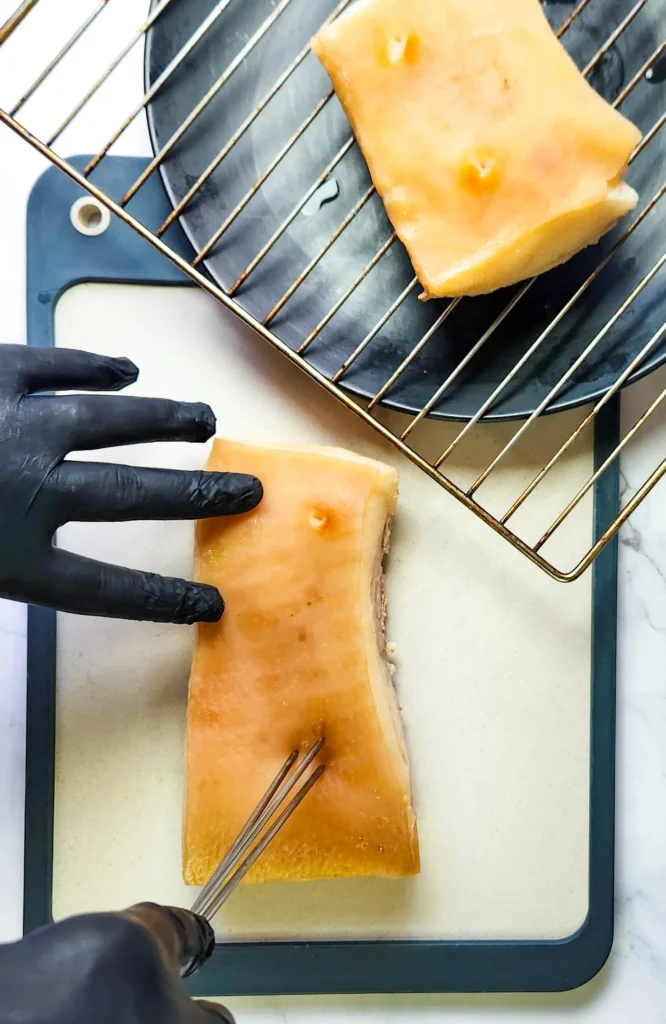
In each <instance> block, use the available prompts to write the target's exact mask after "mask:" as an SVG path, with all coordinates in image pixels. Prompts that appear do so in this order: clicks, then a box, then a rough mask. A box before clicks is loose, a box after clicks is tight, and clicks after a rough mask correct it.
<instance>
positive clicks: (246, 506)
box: [237, 476, 264, 512]
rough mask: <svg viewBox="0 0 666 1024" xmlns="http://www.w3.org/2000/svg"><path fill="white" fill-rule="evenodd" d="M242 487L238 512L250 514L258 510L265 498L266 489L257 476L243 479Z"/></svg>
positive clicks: (238, 500)
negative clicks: (253, 510) (255, 509)
mask: <svg viewBox="0 0 666 1024" xmlns="http://www.w3.org/2000/svg"><path fill="white" fill-rule="evenodd" d="M241 480H242V485H241V489H240V490H239V493H238V498H237V505H238V508H237V511H238V512H250V511H251V510H252V509H253V508H256V507H257V505H258V504H259V502H260V501H261V499H262V498H263V496H264V488H263V484H262V482H261V480H257V478H256V476H246V477H241ZM243 485H244V486H243Z"/></svg>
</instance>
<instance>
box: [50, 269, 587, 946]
mask: <svg viewBox="0 0 666 1024" xmlns="http://www.w3.org/2000/svg"><path fill="white" fill-rule="evenodd" d="M56 340H57V344H59V345H61V346H67V347H79V348H85V349H88V350H91V351H98V352H103V353H109V354H114V355H116V354H117V355H127V356H130V357H131V358H132V359H133V360H135V362H136V363H137V364H138V365H139V366H140V367H141V377H140V379H139V382H138V383H137V384H136V385H135V386H133V387H132V388H131V389H129V391H130V392H132V393H136V394H145V395H160V396H164V397H170V398H177V399H184V400H196V401H205V402H209V403H210V404H211V405H212V406H213V408H214V410H215V412H216V413H217V416H218V431H219V433H220V434H222V435H225V434H226V435H228V436H234V437H237V438H245V439H258V440H269V441H270V440H276V441H296V442H314V443H318V444H322V443H323V444H332V445H341V446H344V447H348V448H351V449H354V450H355V451H358V452H360V453H362V454H364V455H369V456H372V457H374V458H380V459H385V460H386V461H388V462H391V463H393V464H395V465H396V466H397V467H398V469H399V471H400V481H401V483H400V504H399V512H398V515H397V517H396V520H395V525H394V530H393V548H392V552H391V555H390V560H389V563H388V611H389V620H388V636H389V639H390V640H392V641H394V642H395V644H396V651H397V653H396V663H397V670H396V684H397V687H398V691H399V695H400V701H401V704H402V707H403V717H404V722H405V728H406V735H407V743H408V747H409V753H410V758H411V764H412V772H413V783H414V795H415V802H416V808H417V814H418V820H419V830H420V839H421V853H422V872H421V874H420V876H418V877H417V878H414V879H411V880H407V881H386V880H371V879H370V880H368V879H362V880H338V881H329V882H317V883H298V884H278V885H275V884H273V885H268V886H259V887H251V886H248V887H246V888H245V889H243V890H241V891H239V892H238V893H237V894H236V895H235V896H234V898H233V899H232V900H231V901H230V902H229V904H228V905H227V907H226V908H224V910H223V912H222V913H221V914H220V915H219V916H218V919H217V922H216V924H217V931H218V933H219V934H220V936H225V937H234V938H243V939H246V938H251V937H252V938H254V937H267V938H292V937H298V938H324V937H338V936H340V937H349V938H372V937H374V938H389V937H412V938H447V939H470V938H480V939H481V938H485V939H526V938H559V937H564V936H567V935H569V934H570V933H571V932H573V931H574V930H576V929H577V928H578V926H579V925H580V924H581V923H582V922H583V920H584V918H585V916H586V913H587V904H588V899H587V888H588V826H589V806H588V805H589V748H590V744H589V734H590V601H591V574H590V573H587V574H586V575H585V576H584V577H583V578H582V580H580V581H578V582H576V583H573V584H567V585H564V584H559V583H555V582H553V581H551V580H550V579H549V578H548V577H547V576H546V575H545V574H544V573H542V572H541V571H540V570H539V569H537V568H536V567H534V566H532V565H531V564H530V563H528V561H527V560H526V559H525V558H524V557H523V556H521V555H519V554H518V553H517V552H516V551H514V550H513V549H512V548H511V547H510V546H509V545H508V544H507V543H506V542H505V541H504V540H502V539H501V538H499V537H497V536H496V535H495V534H493V532H492V531H491V530H490V529H489V528H488V527H486V526H485V525H483V524H482V523H481V522H480V521H478V520H477V519H476V517H474V516H473V515H472V514H471V513H469V512H468V511H467V510H465V509H464V508H463V507H462V506H460V505H459V504H458V503H457V502H456V501H455V499H453V498H451V497H450V496H448V495H447V494H446V493H445V492H444V491H443V490H442V489H441V488H440V487H438V486H437V485H436V484H435V483H433V482H432V481H431V480H429V479H428V478H427V477H426V476H425V475H424V474H423V473H422V472H421V471H420V470H418V469H416V468H415V467H414V466H413V465H412V464H411V463H409V462H408V461H407V460H406V459H405V458H403V457H402V456H401V455H400V454H399V453H397V452H396V451H394V450H393V449H392V447H391V446H390V445H389V444H387V443H385V442H384V441H383V440H382V439H381V438H380V437H379V436H378V435H376V434H375V432H374V431H372V430H371V429H370V428H368V427H367V426H365V425H364V424H362V423H361V422H360V421H358V420H357V419H356V418H355V417H354V416H353V415H352V414H351V413H349V411H347V410H346V409H344V408H342V407H341V406H340V405H339V404H338V403H337V402H335V400H333V399H332V398H331V397H329V396H328V395H326V394H325V393H324V392H322V391H321V390H320V389H319V388H318V387H317V386H316V385H315V384H314V383H312V382H311V381H309V380H308V379H307V378H306V377H304V376H303V375H302V374H301V373H300V372H299V371H298V370H296V369H295V368H294V367H292V366H290V365H288V364H287V362H286V360H284V359H283V358H282V357H280V356H279V355H278V354H277V353H274V352H273V351H271V350H270V349H269V347H268V346H267V345H266V343H265V342H263V341H261V340H260V339H259V338H257V337H256V336H255V335H254V334H253V333H252V332H251V331H249V330H247V329H245V328H244V327H243V325H241V324H240V323H238V322H237V321H236V320H235V318H234V317H233V316H232V315H231V314H229V313H228V312H227V311H226V310H224V309H223V308H222V307H221V306H220V305H219V304H217V303H216V302H214V301H213V300H212V299H210V297H208V296H206V295H205V294H204V293H202V292H200V291H199V290H196V289H192V288H186V287H171V288H160V287H154V286H135V285H93V284H87V285H80V286H78V287H76V288H74V289H72V290H70V291H69V292H67V293H66V294H65V295H64V297H63V298H62V299H61V301H60V302H59V304H58V307H57V312H56ZM579 418H580V414H575V413H574V414H562V415H559V416H557V417H550V418H548V419H547V420H545V421H544V422H543V423H541V424H538V425H537V426H536V428H535V429H534V430H533V432H532V433H531V434H530V435H529V438H530V440H529V445H528V446H527V448H526V449H525V450H523V454H522V455H520V453H518V454H517V455H516V456H515V457H514V456H513V455H511V457H510V458H509V459H507V460H506V464H503V465H502V468H501V471H499V472H498V473H497V474H494V475H493V476H492V477H491V482H490V483H489V484H488V485H487V487H486V488H485V490H484V495H485V497H486V500H487V502H488V504H489V505H492V504H494V503H499V504H500V505H503V506H506V504H507V498H508V497H511V496H515V495H516V494H518V493H519V491H520V490H521V489H522V487H521V485H524V484H525V483H527V482H528V481H529V479H531V476H532V475H534V472H535V471H536V469H537V468H538V467H539V466H540V465H542V464H543V462H544V461H546V457H547V455H549V454H551V453H552V452H553V451H554V450H555V448H556V447H557V446H558V444H559V442H560V441H561V440H563V438H564V437H565V436H567V434H568V433H569V432H570V431H571V429H572V427H573V425H574V423H577V422H578V420H579ZM392 419H393V421H394V422H395V421H399V420H400V417H398V416H394V417H393V418H392ZM455 429H456V428H454V427H452V426H451V425H448V424H428V425H427V426H426V430H425V435H424V438H423V443H424V444H425V445H426V446H427V447H428V448H429V449H431V450H432V451H434V450H435V449H438V450H439V451H441V450H442V449H443V448H444V447H445V445H446V443H447V442H448V440H450V438H451V437H452V436H453V431H454V430H455ZM513 429H515V428H513V427H512V426H511V425H498V426H488V427H484V428H479V429H477V430H476V431H475V432H474V434H473V438H472V440H473V443H472V444H469V445H467V446H466V447H465V449H464V456H465V457H463V455H457V454H456V455H455V456H454V458H453V459H452V468H453V470H454V471H455V472H457V473H458V472H459V473H460V475H462V476H464V477H465V478H468V479H469V478H470V476H471V473H472V472H474V471H477V472H478V471H480V470H481V469H482V468H483V467H484V466H485V465H486V464H487V463H488V462H489V461H490V458H491V457H492V455H493V454H494V453H495V452H496V451H497V450H498V448H499V446H500V444H501V443H502V442H503V441H506V439H507V438H508V437H509V436H510V435H511V432H512V430H513ZM205 456H206V450H205V449H202V448H201V447H200V446H194V445H185V444H174V445H166V444H158V445H150V446H148V445H144V446H141V447H136V448H133V449H126V450H122V451H120V450H115V451H113V452H109V453H104V455H103V456H102V457H104V458H113V459H115V460H120V461H133V462H136V463H139V464H144V465H149V464H153V465H164V466H174V467H175V466H179V467H184V468H195V467H200V466H201V465H202V463H203V461H204V459H205ZM591 466H592V450H591V439H590V437H589V435H588V436H587V437H585V438H584V439H583V442H582V443H581V445H580V446H579V447H578V448H577V449H576V450H575V451H573V452H572V453H570V454H569V455H568V457H567V458H565V459H564V460H562V464H561V465H560V467H559V468H558V470H557V472H555V473H553V474H551V475H550V477H549V478H547V482H546V485H545V486H544V488H539V489H538V492H537V494H536V495H535V496H534V499H533V500H532V501H531V502H529V503H528V506H526V508H525V510H524V511H525V515H524V516H523V525H525V526H526V527H527V532H528V534H529V533H530V532H531V533H534V532H535V531H536V529H538V527H540V526H542V525H545V522H546V521H549V518H553V515H554V514H555V513H556V512H558V511H559V510H560V508H561V507H563V505H564V504H566V501H567V500H568V498H569V497H570V496H571V494H573V493H574V492H575V490H576V489H577V487H578V486H580V484H581V483H582V482H583V481H584V480H585V479H587V477H588V476H589V474H590V471H591ZM475 475H476V474H475ZM563 498H564V500H563ZM528 509H529V513H528V511H527V510H528ZM591 533H592V503H591V499H588V500H586V501H584V502H583V503H582V504H581V506H580V508H579V510H578V511H577V513H576V514H575V515H574V516H573V517H572V518H571V522H570V523H569V527H568V532H567V533H566V535H565V537H564V538H563V539H562V540H560V541H558V545H559V550H557V551H552V553H553V556H554V557H557V559H558V562H559V564H562V565H563V566H564V567H567V568H569V567H571V566H572V565H573V564H575V562H576V561H577V559H578V557H579V556H580V554H581V553H582V551H584V550H585V548H586V547H587V546H589V542H590V537H591ZM59 542H60V544H61V545H62V546H65V547H69V548H72V549H74V550H77V551H81V552H84V553H86V554H88V555H91V556H93V557H98V558H102V559H106V560H108V561H113V562H119V563H123V564H129V565H132V566H135V567H140V568H144V569H150V570H155V571H158V572H163V573H166V574H170V575H184V576H188V575H189V574H190V572H191V564H192V526H191V524H183V523H166V524H165V523H161V524H150V523H137V524H112V525H104V524H92V525H81V524H74V525H70V526H68V527H66V528H65V529H63V530H62V531H61V535H60V540H59ZM192 641H193V631H192V630H191V629H188V628H186V627H176V626H169V627H167V626H155V625H149V624H136V623H125V622H112V621H104V620H98V619H86V618H79V617H77V616H71V615H60V616H59V621H58V666H57V668H58V704H57V755H56V757H57V764H56V817H55V856H54V908H53V909H54V915H55V917H57V918H59V917H62V916H65V915H67V914H71V913H76V912H81V911H88V910H93V909H110V908H117V907H120V906H125V905H127V904H131V903H133V902H135V901H138V900H156V901H160V902H164V903H173V904H180V905H189V904H190V903H191V901H192V899H193V897H194V895H195V890H192V889H188V888H187V887H186V886H185V885H184V884H183V882H182V880H181V877H180V828H181V807H182V785H183V772H182V768H183V731H184V714H185V705H186V698H187V679H188V670H189V662H190V656H191V644H192ZM276 768H277V765H276Z"/></svg>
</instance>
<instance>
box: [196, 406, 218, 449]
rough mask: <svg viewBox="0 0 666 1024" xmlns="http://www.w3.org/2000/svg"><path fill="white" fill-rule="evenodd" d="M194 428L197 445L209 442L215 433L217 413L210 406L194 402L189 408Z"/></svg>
mask: <svg viewBox="0 0 666 1024" xmlns="http://www.w3.org/2000/svg"><path fill="white" fill-rule="evenodd" d="M189 408H190V411H191V416H192V424H193V427H194V431H193V440H194V442H195V443H197V442H199V443H203V442H204V441H208V440H209V439H210V438H211V437H212V436H213V435H214V433H215V427H216V426H217V420H216V418H215V413H214V412H213V410H212V409H211V407H210V406H209V405H205V404H204V403H203V402H194V403H192V405H191V406H190V407H189Z"/></svg>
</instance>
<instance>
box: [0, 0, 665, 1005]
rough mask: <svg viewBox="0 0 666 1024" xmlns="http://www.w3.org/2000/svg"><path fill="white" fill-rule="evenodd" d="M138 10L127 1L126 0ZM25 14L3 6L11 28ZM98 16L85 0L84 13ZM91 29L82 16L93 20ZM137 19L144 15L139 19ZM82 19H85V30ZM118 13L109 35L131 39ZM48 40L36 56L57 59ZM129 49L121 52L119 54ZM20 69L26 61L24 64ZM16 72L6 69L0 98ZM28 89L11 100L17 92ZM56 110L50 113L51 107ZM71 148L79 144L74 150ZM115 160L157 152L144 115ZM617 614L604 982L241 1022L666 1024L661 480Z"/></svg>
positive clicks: (6, 214)
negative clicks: (610, 932)
mask: <svg viewBox="0 0 666 1024" xmlns="http://www.w3.org/2000/svg"><path fill="white" fill-rule="evenodd" d="M123 3H124V6H125V10H126V12H127V10H128V9H129V8H128V4H127V3H126V2H125V0H122V2H121V4H120V5H119V6H122V4H123ZM14 6H15V3H14V2H10V3H6V2H5V0H2V2H1V3H0V22H2V21H3V20H4V18H5V17H6V16H7V14H8V13H9V12H10V11H11V10H12V9H13V7H14ZM73 6H74V7H77V8H80V11H81V12H83V14H85V13H86V12H87V11H88V10H89V9H90V8H89V5H88V6H86V5H85V3H84V2H83V0H81V2H80V3H79V2H78V0H77V2H76V3H74V4H73ZM79 20H82V18H80V19H79ZM135 20H136V19H135V18H132V23H134V21H135ZM74 23H76V19H75V21H74ZM126 24H127V23H126V22H124V23H123V21H122V18H121V17H119V20H118V21H117V22H113V23H112V24H111V25H110V27H109V31H110V32H115V33H117V36H118V40H119V41H121V42H122V41H124V39H125V38H126V36H127V28H126ZM49 42H50V41H49V38H48V34H47V36H46V37H45V38H44V39H43V40H41V41H40V44H39V47H38V49H41V50H43V52H42V53H41V54H40V53H37V54H32V58H34V59H35V60H36V61H39V59H40V58H41V59H42V64H43V63H45V60H43V57H44V55H45V54H46V56H47V57H49V56H51V55H52V52H51V51H52V49H53V46H52V45H49ZM118 48H119V47H118ZM13 59H16V58H15V57H14V58H13ZM11 80H12V68H11V67H10V68H7V67H6V66H4V67H0V97H2V98H3V99H4V97H5V96H6V91H7V90H6V86H7V83H8V82H11ZM140 83H141V53H140V52H139V49H137V50H136V51H135V52H133V53H132V54H131V55H130V58H129V59H128V61H127V62H126V66H125V67H124V70H123V73H122V76H121V78H120V80H119V81H118V83H117V87H116V88H115V89H114V100H113V103H114V106H115V105H116V104H117V106H118V110H119V112H121V113H122V115H125V114H126V113H127V112H128V111H129V110H130V109H131V107H132V106H133V104H134V102H135V98H136V96H137V95H138V89H140ZM15 92H16V90H15V89H12V90H11V95H12V96H13V95H14V93H15ZM47 106H48V104H47ZM117 120H120V118H118V119H117ZM65 143H66V144H65ZM93 145H94V141H93V142H91V139H90V124H89V123H87V122H86V118H85V117H84V118H82V119H81V124H80V125H78V126H75V127H74V128H73V129H71V130H70V131H69V132H68V133H67V136H66V139H65V140H64V141H63V145H62V147H61V152H63V153H65V154H70V153H74V152H86V151H89V150H90V149H92V147H93ZM114 152H118V153H124V154H133V155H137V154H140V155H143V154H148V153H149V145H148V139H147V133H146V130H145V125H144V123H143V121H142V120H141V119H137V121H136V122H135V123H133V124H132V126H131V127H130V129H129V130H128V131H127V132H126V133H125V134H124V135H123V136H122V138H121V140H120V143H119V144H118V146H117V147H116V148H115V150H114ZM0 157H1V159H0V224H1V225H2V230H1V231H0V282H1V284H0V308H1V310H2V316H1V318H0V342H4V343H11V342H13V343H21V342H23V341H25V278H24V275H25V269H24V265H25V208H26V202H27V198H28V195H29V192H30V189H31V187H32V184H33V183H34V181H35V179H36V177H37V176H38V175H39V174H40V173H41V171H42V170H43V169H44V168H45V166H46V165H45V163H44V162H43V161H42V160H41V158H39V157H38V156H37V155H36V154H35V153H34V152H33V151H32V150H30V148H29V147H28V146H26V145H25V144H24V143H22V142H21V141H20V140H19V139H17V138H16V137H15V136H14V135H13V134H12V133H11V132H10V131H9V130H7V129H5V128H0ZM665 379H666V378H665V377H664V375H663V374H661V373H657V374H655V375H652V377H650V378H647V379H646V380H645V381H643V382H642V383H641V384H639V385H636V386H635V387H634V388H632V389H631V390H630V391H629V392H627V393H626V394H625V395H624V397H623V416H624V417H625V419H626V423H627V424H629V423H631V422H633V420H634V419H635V416H636V414H637V412H638V411H640V410H642V409H643V408H644V405H645V399H646V397H653V396H654V395H655V394H656V393H657V391H658V389H659V388H660V387H663V384H664V380H665ZM665 439H666V410H664V409H662V410H661V415H660V414H657V415H656V416H655V417H653V420H652V421H651V424H650V427H649V429H648V430H647V431H644V432H643V434H642V435H641V437H640V440H639V442H638V443H637V444H635V445H634V446H633V447H632V448H631V449H630V450H629V451H628V452H627V454H626V457H625V458H624V459H623V463H622V474H623V477H622V479H623V489H624V492H625V496H626V495H627V494H630V493H631V492H632V491H633V490H635V489H636V488H637V487H638V486H639V485H640V484H641V483H642V481H643V480H644V479H645V476H646V473H647V471H648V470H649V469H651V468H652V467H653V466H654V465H655V464H656V463H657V462H658V461H659V458H660V453H661V455H662V456H663V454H664V451H665V449H666V441H665ZM619 574H620V579H619V611H618V642H619V646H618V712H619V714H618V754H617V756H618V760H617V782H618V788H617V801H618V807H617V874H616V877H617V894H616V937H615V944H614V947H613V951H612V953H611V956H610V959H609V961H608V964H607V965H606V967H605V968H604V969H603V971H602V972H601V974H600V975H599V976H598V977H597V978H596V979H594V980H593V981H592V982H590V983H589V984H588V985H586V986H585V987H584V988H582V989H579V990H577V991H575V992H570V993H563V994H553V995H534V996H533V995H525V996H501V995H480V996H421V997H416V996H412V997H410V996H391V997H346V998H335V999H333V998H330V999H329V998H319V999H291V998H289V999H287V998H280V999H266V1000H235V1001H232V1003H233V1006H232V1008H233V1009H234V1011H235V1013H236V1014H237V1016H238V1018H239V1021H240V1022H241V1024H243V1022H245V1024H280V1022H282V1024H285V1022H286V1024H299V1022H303V1024H305V1021H307V1022H308V1024H315V1022H316V1024H338V1022H342V1021H345V1022H351V1021H358V1024H374V1022H379V1021H384V1020H386V1019H387V1018H388V1017H389V1016H390V1019H391V1020H392V1021H395V1024H407V1022H408V1021H413V1020H414V1018H415V1017H417V1016H418V1018H419V1019H422V1020H423V1021H424V1022H425V1021H439V1020H442V1021H443V1020H446V1021H448V1022H451V1024H458V1022H460V1024H462V1022H463V1021H465V1022H468V1021H474V1022H486V1021H487V1022H490V1021H495V1020H513V1021H515V1020H520V1021H524V1022H525V1024H529V1022H533V1021H534V1022H537V1021H541V1020H543V1019H548V1020H549V1021H555V1020H559V1019H564V1017H565V1016H566V1017H567V1018H568V1019H570V1018H572V1017H573V1018H574V1019H576V1020H578V1021H581V1022H586V1024H593V1022H594V1024H597V1022H598V1024H601V1022H603V1024H625V1022H626V1021H627V1020H629V1019H633V1020H636V1021H639V1022H640V1024H664V1022H666V813H665V810H664V809H665V808H666V669H665V668H664V666H665V665H666V486H665V485H664V484H663V483H662V484H661V485H659V486H657V488H656V489H655V490H654V491H653V492H652V494H651V495H650V496H649V497H648V498H647V500H646V501H645V502H644V503H643V505H642V506H641V507H640V508H639V509H638V511H637V512H636V513H635V515H634V517H633V519H632V520H631V522H630V523H629V524H628V525H627V526H626V527H625V529H624V530H623V532H622V534H621V545H620V567H619ZM24 698H25V609H24V608H22V607H20V606H17V605H14V604H12V603H10V602H0V836H2V842H1V843H0V941H2V940H10V939H12V938H14V937H16V936H17V935H19V934H20V928H21V904H22V852H23V851H22V846H23V770H24V727H25V712H24Z"/></svg>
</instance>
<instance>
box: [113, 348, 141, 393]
mask: <svg viewBox="0 0 666 1024" xmlns="http://www.w3.org/2000/svg"><path fill="white" fill-rule="evenodd" d="M110 365H111V369H112V372H113V374H114V376H115V377H116V379H117V385H116V388H117V390H120V389H121V388H124V387H127V385H128V384H133V383H134V382H135V381H136V380H137V378H138V376H139V367H138V366H137V365H136V363H133V362H132V360H131V359H126V358H125V357H124V356H119V357H118V358H117V359H111V360H110Z"/></svg>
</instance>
